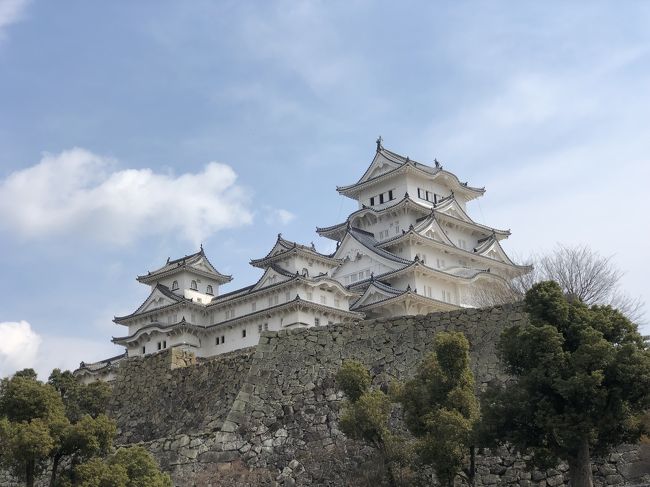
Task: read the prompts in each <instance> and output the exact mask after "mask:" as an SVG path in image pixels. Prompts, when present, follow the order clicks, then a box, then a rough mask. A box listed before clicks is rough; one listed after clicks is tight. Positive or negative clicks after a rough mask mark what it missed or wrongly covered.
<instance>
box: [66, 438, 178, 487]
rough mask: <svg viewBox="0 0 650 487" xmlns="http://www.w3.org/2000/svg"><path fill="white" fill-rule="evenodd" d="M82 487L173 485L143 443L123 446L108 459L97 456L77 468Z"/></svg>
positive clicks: (79, 484) (77, 483)
mask: <svg viewBox="0 0 650 487" xmlns="http://www.w3.org/2000/svg"><path fill="white" fill-rule="evenodd" d="M76 477H77V482H76V484H75V485H77V486H79V487H171V486H172V481H171V479H170V477H169V475H167V474H165V473H161V472H160V470H159V468H158V465H157V464H156V461H155V460H154V459H153V457H152V456H151V454H150V453H149V452H147V450H145V449H144V448H142V447H141V446H133V447H129V448H120V449H119V450H117V452H116V453H115V454H113V455H111V456H110V457H108V459H106V460H105V461H102V460H100V459H99V458H94V459H92V460H90V461H88V462H86V463H84V464H81V465H79V466H78V467H77V468H76Z"/></svg>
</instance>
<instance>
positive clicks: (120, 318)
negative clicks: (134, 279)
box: [113, 283, 192, 323]
mask: <svg viewBox="0 0 650 487" xmlns="http://www.w3.org/2000/svg"><path fill="white" fill-rule="evenodd" d="M156 291H159V292H160V293H162V294H163V295H165V296H167V297H168V298H170V299H171V300H172V301H173V303H170V304H166V305H165V306H160V307H159V308H155V309H152V310H149V311H145V312H142V311H141V310H142V307H143V306H144V305H145V304H146V303H147V301H148V300H149V298H150V297H151V296H152V295H153V294H154V293H155V292H156ZM181 303H192V300H191V299H187V298H185V297H184V296H180V295H178V294H176V293H174V292H172V291H171V290H170V289H169V288H168V287H167V286H165V285H164V284H160V283H159V284H156V286H155V287H154V288H153V289H152V290H151V292H150V293H149V296H147V299H145V300H144V301H143V302H142V304H141V305H140V306H138V308H137V309H136V310H135V311H134V312H133V313H130V314H128V315H125V316H115V317H114V318H113V321H114V322H115V323H119V322H120V321H123V320H127V319H129V318H132V317H134V316H136V315H138V314H140V313H148V312H155V311H160V310H165V309H169V308H171V307H172V306H176V305H177V304H181Z"/></svg>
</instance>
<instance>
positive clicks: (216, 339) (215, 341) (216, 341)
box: [214, 337, 219, 345]
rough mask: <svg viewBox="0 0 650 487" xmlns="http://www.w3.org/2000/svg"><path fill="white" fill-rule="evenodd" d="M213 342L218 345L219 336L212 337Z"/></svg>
mask: <svg viewBox="0 0 650 487" xmlns="http://www.w3.org/2000/svg"><path fill="white" fill-rule="evenodd" d="M214 344H215V345H219V337H216V338H215V339H214Z"/></svg>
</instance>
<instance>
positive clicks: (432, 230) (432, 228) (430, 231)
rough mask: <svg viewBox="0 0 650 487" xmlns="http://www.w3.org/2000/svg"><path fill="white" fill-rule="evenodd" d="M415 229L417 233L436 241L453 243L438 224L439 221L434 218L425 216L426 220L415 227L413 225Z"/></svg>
mask: <svg viewBox="0 0 650 487" xmlns="http://www.w3.org/2000/svg"><path fill="white" fill-rule="evenodd" d="M415 231H416V232H417V233H418V234H419V235H422V236H423V237H426V238H428V239H431V240H434V241H436V242H440V243H444V244H447V245H452V246H453V245H454V244H453V242H452V241H451V239H450V238H449V236H448V235H447V232H445V231H444V230H443V228H442V227H441V226H440V223H438V221H437V220H436V219H435V218H427V219H426V220H424V221H422V222H421V223H420V224H419V225H418V226H417V227H415Z"/></svg>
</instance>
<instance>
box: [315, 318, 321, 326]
mask: <svg viewBox="0 0 650 487" xmlns="http://www.w3.org/2000/svg"><path fill="white" fill-rule="evenodd" d="M314 325H316V326H319V325H320V318H314Z"/></svg>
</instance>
